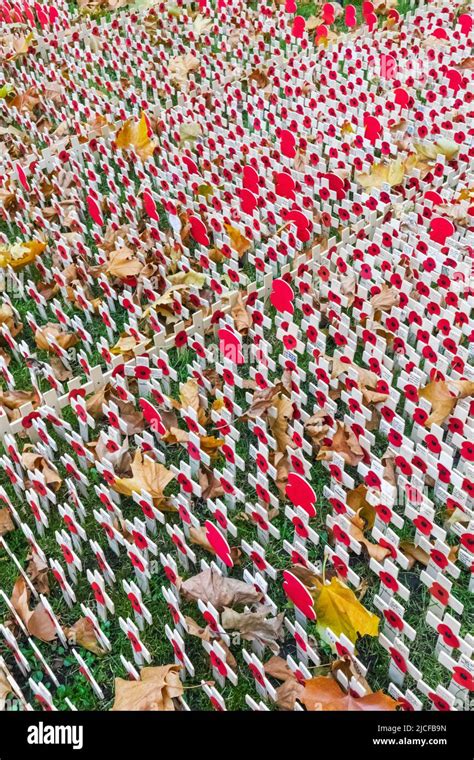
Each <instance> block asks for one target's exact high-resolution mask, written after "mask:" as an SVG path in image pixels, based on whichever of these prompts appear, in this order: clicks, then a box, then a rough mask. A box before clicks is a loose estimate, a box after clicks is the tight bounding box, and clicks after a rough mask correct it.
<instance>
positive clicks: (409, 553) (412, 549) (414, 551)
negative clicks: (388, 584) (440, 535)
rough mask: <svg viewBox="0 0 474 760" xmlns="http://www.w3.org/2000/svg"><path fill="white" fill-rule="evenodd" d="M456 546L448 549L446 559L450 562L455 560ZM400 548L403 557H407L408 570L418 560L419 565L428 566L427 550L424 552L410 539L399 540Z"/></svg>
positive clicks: (428, 556)
mask: <svg viewBox="0 0 474 760" xmlns="http://www.w3.org/2000/svg"><path fill="white" fill-rule="evenodd" d="M458 548H459V547H458V546H452V547H451V549H450V550H449V555H448V559H449V561H450V562H456V557H457V553H458ZM400 549H401V551H402V552H403V554H404V555H405V557H407V558H408V561H409V563H410V564H409V565H408V570H411V568H412V567H413V565H414V564H415V562H419V563H420V565H424V567H427V566H428V563H429V561H430V555H429V554H428V552H425V550H424V549H422V548H421V546H416V545H415V544H413V543H411V541H400Z"/></svg>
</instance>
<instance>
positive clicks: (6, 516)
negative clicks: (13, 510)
mask: <svg viewBox="0 0 474 760" xmlns="http://www.w3.org/2000/svg"><path fill="white" fill-rule="evenodd" d="M12 530H15V523H14V522H13V520H12V518H11V514H10V510H9V509H7V507H4V508H3V509H0V536H4V535H5V533H10V532H11V531H12Z"/></svg>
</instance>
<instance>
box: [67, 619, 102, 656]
mask: <svg viewBox="0 0 474 760" xmlns="http://www.w3.org/2000/svg"><path fill="white" fill-rule="evenodd" d="M64 633H65V634H66V637H67V640H68V642H69V644H71V645H72V646H80V647H83V648H84V649H88V650H89V652H93V653H94V654H96V655H98V656H99V657H100V656H101V655H104V654H106V650H105V649H102V647H101V645H100V643H99V640H98V638H97V636H96V633H95V630H94V626H93V625H92V623H91V621H90V620H89V619H88V618H85V617H83V618H79V620H77V621H76V622H75V623H74V625H72V626H71V627H70V628H66V629H65V631H64Z"/></svg>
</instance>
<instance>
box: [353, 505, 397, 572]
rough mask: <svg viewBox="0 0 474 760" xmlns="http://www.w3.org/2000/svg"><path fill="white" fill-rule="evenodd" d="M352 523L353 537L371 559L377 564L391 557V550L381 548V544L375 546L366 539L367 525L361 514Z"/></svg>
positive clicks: (355, 516)
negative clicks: (363, 547)
mask: <svg viewBox="0 0 474 760" xmlns="http://www.w3.org/2000/svg"><path fill="white" fill-rule="evenodd" d="M350 522H351V527H350V534H351V536H352V537H353V538H355V539H356V541H358V542H359V543H360V544H362V545H363V546H365V548H366V549H367V552H368V554H369V557H371V558H372V559H375V560H376V561H377V562H383V561H384V559H385V558H386V557H388V556H389V554H390V549H388V548H386V547H384V546H381V545H380V544H374V543H372V542H371V541H369V539H368V538H366V537H365V535H364V531H365V529H366V523H365V521H364V520H363V519H362V518H361V517H360V515H359V514H356V515H354V517H353V518H352V519H351V521H350Z"/></svg>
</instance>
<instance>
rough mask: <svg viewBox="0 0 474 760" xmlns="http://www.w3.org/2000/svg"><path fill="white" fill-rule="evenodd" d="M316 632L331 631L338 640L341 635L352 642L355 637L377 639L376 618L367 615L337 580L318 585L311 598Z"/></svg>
mask: <svg viewBox="0 0 474 760" xmlns="http://www.w3.org/2000/svg"><path fill="white" fill-rule="evenodd" d="M314 609H315V612H316V615H317V621H318V628H320V629H325V628H330V629H331V631H332V632H333V633H334V634H335V635H336V636H339V635H340V634H341V633H344V634H345V635H346V636H347V637H348V638H349V639H350V640H351V641H353V642H355V641H356V640H357V637H358V636H377V635H378V628H379V618H378V617H377V615H374V614H373V613H372V612H369V611H368V610H367V609H366V608H365V607H364V606H363V605H362V604H361V603H360V602H359V601H358V599H357V597H356V595H355V594H354V592H353V591H351V589H350V588H348V587H347V586H345V585H344V584H343V583H342V582H341V581H340V580H339V579H338V578H335V577H333V578H331V582H330V583H327V584H324V585H321V587H320V589H319V590H318V591H317V592H316V594H315V598H314Z"/></svg>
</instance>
